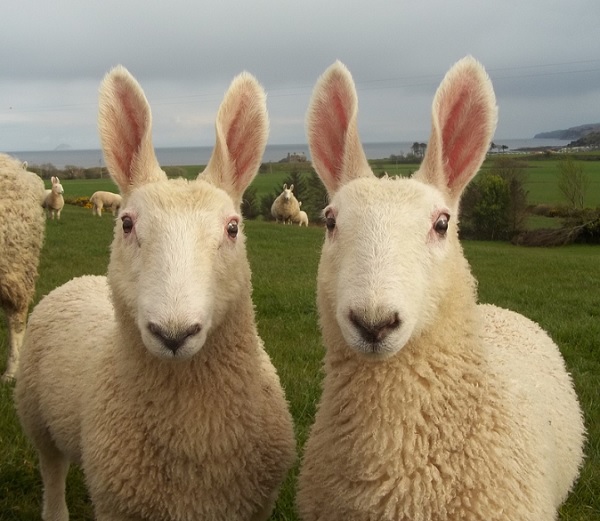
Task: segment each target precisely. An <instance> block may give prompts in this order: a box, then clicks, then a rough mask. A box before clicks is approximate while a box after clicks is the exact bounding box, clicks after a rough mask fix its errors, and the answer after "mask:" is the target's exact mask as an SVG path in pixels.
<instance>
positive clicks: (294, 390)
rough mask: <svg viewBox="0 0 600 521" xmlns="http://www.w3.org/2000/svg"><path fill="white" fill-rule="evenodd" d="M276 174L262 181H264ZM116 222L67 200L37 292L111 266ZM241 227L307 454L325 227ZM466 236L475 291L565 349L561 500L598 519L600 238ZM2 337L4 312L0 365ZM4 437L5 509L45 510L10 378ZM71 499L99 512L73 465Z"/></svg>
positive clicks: (79, 510)
mask: <svg viewBox="0 0 600 521" xmlns="http://www.w3.org/2000/svg"><path fill="white" fill-rule="evenodd" d="M191 168H192V170H191V171H196V172H197V171H198V170H197V169H195V170H193V168H195V167H191ZM261 175H263V176H265V177H266V178H269V177H270V176H271V175H273V176H274V175H276V174H275V173H273V174H261ZM277 175H280V176H281V180H283V178H284V177H285V173H283V174H282V173H279V174H277ZM259 179H260V180H261V181H263V179H264V178H261V176H259ZM269 180H270V181H273V178H270V179H269ZM278 182H279V180H277V181H276V182H272V184H267V183H266V182H265V187H266V188H265V189H266V191H267V192H270V191H272V189H273V188H274V187H275V186H276V185H277V184H278ZM63 185H64V187H65V192H66V194H65V195H66V196H67V197H69V198H70V197H78V196H89V195H91V194H92V193H93V192H94V191H96V190H99V189H107V190H112V191H115V187H114V185H113V184H112V182H111V181H110V180H109V179H103V180H89V181H79V180H73V181H68V180H65V181H64V183H63ZM599 192H600V189H599ZM259 194H260V192H259ZM599 204H600V202H599ZM113 222H114V221H113V218H112V216H111V215H110V213H107V214H105V215H104V216H103V217H102V218H97V217H94V216H92V213H91V210H89V209H85V208H80V207H75V206H72V205H66V206H65V209H64V210H63V214H62V219H61V221H60V222H56V221H48V222H47V230H46V241H45V245H44V249H43V252H42V257H41V263H40V278H39V280H38V285H37V291H36V297H35V302H38V301H39V299H40V298H41V297H42V296H43V295H45V294H47V293H48V292H49V291H51V290H52V289H53V288H55V287H56V286H58V285H60V284H62V283H64V282H66V281H67V280H69V279H71V278H72V277H75V276H78V275H82V274H104V273H105V272H106V268H107V264H108V256H109V250H110V242H111V240H112V230H113ZM245 229H246V233H247V235H248V252H249V257H250V262H251V265H252V270H253V286H254V293H253V296H254V297H253V298H254V302H255V305H256V313H257V319H258V328H259V332H260V334H261V336H262V338H263V340H264V342H265V345H266V347H267V350H268V352H269V353H270V355H271V357H272V360H273V363H274V364H275V366H276V367H277V369H278V371H279V375H280V377H281V380H282V383H283V386H284V388H285V391H286V395H287V398H288V400H289V402H290V406H291V411H292V415H293V417H294V422H295V429H296V439H297V441H298V451H299V454H301V448H302V445H303V443H304V441H305V439H306V436H307V433H308V429H309V428H310V425H311V423H312V419H313V417H314V414H315V406H316V403H317V401H318V397H319V393H320V381H321V372H320V368H321V359H322V356H323V348H322V346H321V343H320V334H319V327H318V318H317V311H316V304H315V287H316V271H317V264H318V259H319V252H320V248H321V243H322V240H323V230H322V228H321V227H320V226H310V227H308V228H299V227H297V226H293V227H284V226H281V225H276V224H274V223H272V222H264V221H260V220H259V221H248V222H246V223H245ZM464 247H465V251H466V255H467V257H468V259H469V261H470V262H471V265H472V268H473V272H474V274H475V276H476V277H477V279H478V280H479V294H480V300H481V301H482V302H492V303H495V304H497V305H500V306H504V307H507V308H510V309H513V310H515V311H518V312H521V313H523V314H525V315H526V316H528V317H530V318H532V319H533V320H535V321H537V322H539V323H540V324H541V325H542V327H544V328H545V329H546V330H547V331H548V332H549V333H550V335H551V336H552V337H553V338H554V340H555V341H556V342H557V343H558V344H559V346H560V348H561V350H562V352H563V354H564V356H565V359H566V362H567V365H568V367H569V369H570V371H571V372H572V375H573V377H574V380H575V384H576V388H577V392H578V395H579V397H580V401H581V404H582V406H583V409H584V411H585V420H586V426H587V429H588V442H587V445H586V454H587V460H586V464H585V467H584V469H583V471H582V474H581V479H580V480H579V482H578V484H577V486H576V488H575V491H574V493H573V494H572V495H571V497H570V498H569V500H568V502H567V503H566V505H565V506H563V508H562V512H561V519H562V520H563V521H575V520H577V521H584V520H585V521H600V399H599V398H600V395H599V391H598V389H600V248H598V247H594V246H577V245H575V246H569V247H564V248H557V249H539V248H523V247H516V246H511V245H508V244H505V243H487V242H466V243H465V244H464ZM90 318H92V317H90ZM56 320H59V321H60V316H57V317H56ZM80 334H81V335H85V334H86V332H85V331H81V333H80ZM6 348H7V338H6V327H5V324H4V321H3V320H2V321H0V370H3V369H4V364H5V358H6ZM0 447H2V451H1V452H0V519H1V520H2V521H17V520H18V521H28V520H34V519H39V518H40V504H41V492H42V490H41V480H40V478H39V474H38V470H37V458H36V456H35V454H34V452H33V451H32V449H31V447H30V446H29V444H28V442H27V440H26V439H25V438H24V436H23V435H22V433H21V430H20V426H19V423H18V420H17V418H16V415H15V412H14V409H13V405H12V386H11V385H2V386H1V387H0ZM296 471H297V466H296V468H295V469H294V471H293V472H291V473H290V475H289V477H288V479H287V481H286V483H285V485H284V487H283V489H282V491H281V494H280V498H279V501H278V503H277V507H276V510H275V512H274V514H273V516H272V519H273V520H281V521H283V520H286V521H290V520H295V519H297V517H296V514H295V510H294V487H295V477H296ZM67 502H68V504H69V507H70V510H71V519H72V520H75V521H78V520H84V519H92V517H93V514H92V508H91V505H90V504H89V501H88V500H87V498H86V494H85V485H84V483H83V477H82V474H81V472H80V471H79V470H78V469H76V468H73V469H72V470H71V473H70V475H69V481H68V498H67Z"/></svg>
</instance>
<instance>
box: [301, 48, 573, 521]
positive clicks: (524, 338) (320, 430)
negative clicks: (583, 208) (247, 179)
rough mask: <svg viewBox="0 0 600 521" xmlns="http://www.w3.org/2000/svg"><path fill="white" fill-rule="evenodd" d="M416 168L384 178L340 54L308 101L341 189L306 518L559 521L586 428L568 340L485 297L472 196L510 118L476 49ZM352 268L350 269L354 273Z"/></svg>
mask: <svg viewBox="0 0 600 521" xmlns="http://www.w3.org/2000/svg"><path fill="white" fill-rule="evenodd" d="M432 116H433V117H432V131H431V136H430V140H429V144H428V146H427V152H426V155H425V157H424V159H423V162H422V164H421V167H420V168H419V170H418V172H417V173H416V174H415V175H414V176H413V178H412V179H407V178H395V179H391V178H385V177H384V178H382V179H377V178H376V177H375V176H374V175H373V173H372V171H371V168H370V167H369V164H368V163H367V160H366V157H365V154H364V152H363V148H362V145H361V144H360V140H359V136H358V129H357V100H356V92H355V87H354V83H353V81H352V78H351V76H350V73H349V72H348V70H347V69H346V68H345V67H344V66H343V65H342V64H340V63H339V62H338V63H336V64H334V65H333V66H332V67H331V68H330V69H329V70H328V71H327V72H325V74H324V75H323V76H322V77H321V78H320V79H319V81H318V83H317V86H316V87H315V91H314V93H313V97H312V101H311V105H310V107H309V112H308V116H307V125H308V139H309V146H310V150H311V156H312V158H313V162H314V166H315V169H316V171H317V172H318V174H319V176H320V177H321V179H322V181H323V183H324V184H325V186H326V187H327V190H328V192H329V194H330V201H331V204H330V205H329V206H328V207H327V208H326V210H325V217H326V227H327V232H326V235H327V237H326V240H325V243H324V246H323V252H322V256H321V262H320V265H319V274H318V291H317V294H318V296H317V302H318V308H319V314H320V322H321V329H322V333H323V339H324V343H325V345H326V346H327V352H326V355H325V379H324V383H323V394H322V397H321V402H320V404H319V407H318V412H317V415H316V419H315V423H314V425H313V427H312V430H311V433H310V436H309V440H308V442H307V444H306V446H305V454H304V458H303V462H302V467H301V471H300V476H299V482H298V483H299V485H298V486H299V490H298V496H297V502H298V506H299V510H300V513H301V516H302V518H303V519H304V520H306V521H310V520H316V519H320V520H323V519H327V520H330V521H336V520H349V519H352V520H354V521H357V520H374V519H377V520H392V519H393V520H400V519H411V520H423V521H424V520H428V521H439V520H462V521H465V520H466V521H471V520H479V521H481V520H486V521H490V520H511V521H516V520H520V521H524V520H529V521H550V520H554V519H556V516H557V507H558V506H559V505H560V504H561V503H562V502H563V500H564V499H565V498H566V496H567V494H568V492H569V491H570V489H571V487H572V485H573V483H574V481H575V480H576V478H577V475H578V470H579V467H580V465H581V463H582V445H583V438H584V427H583V422H582V415H581V411H580V408H579V405H578V401H577V397H576V394H575V391H574V389H573V385H572V382H571V378H570V376H569V375H568V373H567V371H566V370H565V365H564V361H563V359H562V357H561V355H560V352H559V350H558V348H557V346H556V345H555V344H554V343H553V342H552V340H551V339H550V338H549V337H548V335H547V334H546V333H545V332H544V331H542V330H541V329H540V328H539V327H538V326H537V325H536V324H535V323H533V322H532V321H530V320H529V319H527V318H525V317H523V316H521V315H518V314H516V313H513V312H511V311H508V310H504V309H500V308H497V307H495V306H490V305H479V306H478V305H477V302H476V284H475V281H474V279H473V277H472V275H471V272H470V268H469V266H468V263H467V261H466V259H465V258H464V255H463V253H462V249H461V246H460V243H459V240H458V228H457V216H458V207H459V200H460V196H461V194H462V192H463V190H464V188H465V186H466V185H467V184H468V182H469V181H470V180H471V179H472V178H473V176H474V175H475V174H476V173H477V171H478V169H479V167H480V166H481V163H482V161H483V159H484V157H485V154H486V151H487V149H488V147H489V143H490V140H491V137H492V134H493V131H494V128H495V124H496V116H497V109H496V104H495V97H494V93H493V90H492V86H491V83H490V81H489V78H488V77H487V74H486V73H485V71H484V70H483V68H482V67H481V66H480V65H479V64H478V63H477V62H476V61H475V60H474V59H472V58H465V59H464V60H461V61H460V62H459V63H457V64H456V65H455V66H454V67H453V68H452V69H451V70H450V71H449V73H448V74H447V75H446V77H445V78H444V80H443V82H442V84H441V85H440V88H439V89H438V91H437V93H436V96H435V99H434V103H433V115H432ZM349 281H351V282H350V283H349Z"/></svg>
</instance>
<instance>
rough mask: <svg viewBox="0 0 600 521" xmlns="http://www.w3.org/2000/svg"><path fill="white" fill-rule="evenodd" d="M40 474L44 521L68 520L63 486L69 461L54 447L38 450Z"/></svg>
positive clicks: (64, 485)
mask: <svg viewBox="0 0 600 521" xmlns="http://www.w3.org/2000/svg"><path fill="white" fill-rule="evenodd" d="M39 458H40V474H41V475H42V481H43V483H44V506H43V509H42V519H43V520H44V521H68V520H69V510H68V509H67V502H66V500H65V487H66V481H67V472H68V471H69V461H68V460H67V458H65V457H64V455H63V454H61V452H60V451H59V450H58V449H56V448H55V447H45V448H44V450H43V451H42V450H40V451H39Z"/></svg>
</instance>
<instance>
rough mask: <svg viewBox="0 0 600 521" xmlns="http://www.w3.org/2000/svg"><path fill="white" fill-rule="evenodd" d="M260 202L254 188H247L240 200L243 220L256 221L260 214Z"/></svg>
mask: <svg viewBox="0 0 600 521" xmlns="http://www.w3.org/2000/svg"><path fill="white" fill-rule="evenodd" d="M260 210H261V208H260V201H259V199H258V197H257V195H256V187H252V186H250V187H248V188H247V189H246V191H245V192H244V196H243V198H242V215H243V216H244V218H245V219H256V218H257V217H258V216H259V215H260V213H261V211H260Z"/></svg>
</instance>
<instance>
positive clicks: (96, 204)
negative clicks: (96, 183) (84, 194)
mask: <svg viewBox="0 0 600 521" xmlns="http://www.w3.org/2000/svg"><path fill="white" fill-rule="evenodd" d="M121 201H122V198H121V196H120V194H114V193H112V192H103V191H102V190H99V191H98V192H94V193H93V194H92V197H90V202H91V203H92V214H93V215H97V216H98V217H102V209H103V208H104V207H106V208H110V209H111V211H112V214H113V216H115V215H117V212H118V211H119V208H121Z"/></svg>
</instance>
